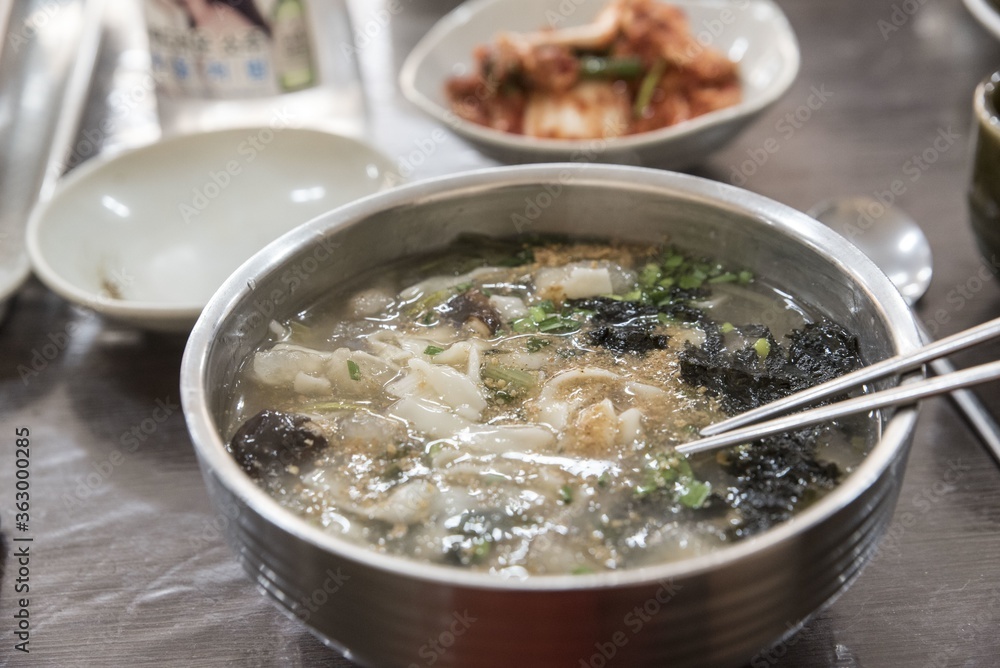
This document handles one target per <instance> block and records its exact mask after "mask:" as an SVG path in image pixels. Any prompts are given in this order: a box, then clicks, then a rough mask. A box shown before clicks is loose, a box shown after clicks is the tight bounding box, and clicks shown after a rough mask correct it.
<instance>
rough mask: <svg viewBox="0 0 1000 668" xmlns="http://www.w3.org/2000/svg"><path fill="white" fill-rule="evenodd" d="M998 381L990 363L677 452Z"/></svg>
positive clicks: (999, 372) (997, 367) (997, 365)
mask: <svg viewBox="0 0 1000 668" xmlns="http://www.w3.org/2000/svg"><path fill="white" fill-rule="evenodd" d="M998 379H1000V361H996V362H989V363H987V364H981V365H979V366H974V367H970V368H968V369H963V370H962V371H956V372H955V373H950V374H947V375H944V376H935V377H933V378H928V379H925V380H920V381H917V382H912V383H904V384H903V385H900V386H899V387H894V388H892V389H889V390H883V391H882V392H872V393H870V394H863V395H861V396H859V397H854V398H853V399H847V400H845V401H840V402H837V403H834V404H830V405H827V406H821V407H819V408H812V409H810V410H807V411H803V412H801V413H795V414H793V415H786V416H784V417H780V418H776V419H773V420H768V421H767V422H761V423H758V424H754V425H751V426H749V427H742V428H740V429H734V430H733V431H728V432H726V433H724V434H720V435H718V436H711V437H708V438H702V439H699V440H696V441H691V442H689V443H685V444H683V445H679V446H677V452H680V453H682V454H686V455H687V454H692V453H695V452H704V451H706V450H714V449H716V448H724V447H726V446H730V445H738V444H741V443H749V442H751V441H755V440H757V439H759V438H763V437H765V436H772V435H774V434H780V433H782V432H786V431H794V430H796V429H801V428H803V427H808V426H810V425H814V424H818V423H820V422H828V421H830V420H835V419H837V418H840V417H844V416H846V415H855V414H857V413H868V412H871V411H873V410H875V409H877V408H885V407H887V406H900V405H904V404H911V403H913V402H915V401H917V400H919V399H924V398H926V397H932V396H935V395H938V394H944V393H946V392H950V391H952V390H956V389H958V388H962V387H970V386H972V385H978V384H980V383H985V382H988V381H991V380H998Z"/></svg>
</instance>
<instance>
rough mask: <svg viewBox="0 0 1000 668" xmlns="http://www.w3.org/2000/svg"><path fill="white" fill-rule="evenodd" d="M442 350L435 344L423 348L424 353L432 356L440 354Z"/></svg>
mask: <svg viewBox="0 0 1000 668" xmlns="http://www.w3.org/2000/svg"><path fill="white" fill-rule="evenodd" d="M443 352H444V348H438V347H437V346H427V347H426V348H424V355H430V356H431V357H434V356H435V355H440V354H441V353H443Z"/></svg>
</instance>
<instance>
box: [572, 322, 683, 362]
mask: <svg viewBox="0 0 1000 668" xmlns="http://www.w3.org/2000/svg"><path fill="white" fill-rule="evenodd" d="M587 336H588V338H589V339H590V342H591V343H592V344H594V345H595V346H601V347H602V348H607V349H608V350H612V351H614V352H616V353H632V354H635V355H644V354H646V353H648V352H649V351H650V350H663V349H664V348H666V347H667V337H666V336H665V335H663V334H652V333H650V332H649V331H648V330H646V329H644V328H642V327H632V326H627V327H609V326H605V327H598V328H597V329H595V330H593V331H591V332H588V334H587Z"/></svg>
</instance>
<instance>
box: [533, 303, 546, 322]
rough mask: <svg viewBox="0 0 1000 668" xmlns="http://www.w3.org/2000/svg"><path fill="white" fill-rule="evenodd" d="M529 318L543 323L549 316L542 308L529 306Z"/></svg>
mask: <svg viewBox="0 0 1000 668" xmlns="http://www.w3.org/2000/svg"><path fill="white" fill-rule="evenodd" d="M528 317H530V318H531V319H532V320H533V321H534V322H541V321H542V320H545V319H546V318H548V317H549V314H548V313H546V312H545V309H543V308H542V307H541V306H529V307H528Z"/></svg>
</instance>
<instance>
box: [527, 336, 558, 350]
mask: <svg viewBox="0 0 1000 668" xmlns="http://www.w3.org/2000/svg"><path fill="white" fill-rule="evenodd" d="M551 343H552V342H551V341H549V340H548V339H540V338H538V337H537V336H533V337H531V338H530V339H528V343H527V345H525V348H527V349H528V352H529V353H537V352H538V351H539V350H541V349H542V348H544V347H545V346H547V345H550V344H551Z"/></svg>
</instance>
